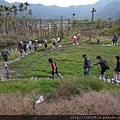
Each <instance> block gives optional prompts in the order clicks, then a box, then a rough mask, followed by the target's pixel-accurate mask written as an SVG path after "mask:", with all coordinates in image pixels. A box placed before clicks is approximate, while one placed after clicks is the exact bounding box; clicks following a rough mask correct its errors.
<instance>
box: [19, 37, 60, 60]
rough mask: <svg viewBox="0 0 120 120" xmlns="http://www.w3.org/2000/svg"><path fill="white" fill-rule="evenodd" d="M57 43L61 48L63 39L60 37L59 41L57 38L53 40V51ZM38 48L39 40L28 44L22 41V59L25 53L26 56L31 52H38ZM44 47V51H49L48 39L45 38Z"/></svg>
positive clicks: (20, 46)
mask: <svg viewBox="0 0 120 120" xmlns="http://www.w3.org/2000/svg"><path fill="white" fill-rule="evenodd" d="M57 42H58V47H61V45H60V42H61V37H60V36H58V38H57V40H56V38H55V37H53V38H52V48H53V49H55V47H56V43H57ZM37 46H38V40H34V41H33V40H30V41H29V42H28V43H26V42H25V41H24V42H22V41H20V42H19V44H18V50H19V53H20V58H22V57H23V53H24V55H27V54H28V53H31V52H37ZM43 46H44V50H45V51H46V50H47V49H48V40H47V38H44V40H43ZM27 48H28V49H29V51H28V52H27Z"/></svg>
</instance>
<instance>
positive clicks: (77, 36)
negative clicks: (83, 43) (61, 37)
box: [73, 33, 80, 45]
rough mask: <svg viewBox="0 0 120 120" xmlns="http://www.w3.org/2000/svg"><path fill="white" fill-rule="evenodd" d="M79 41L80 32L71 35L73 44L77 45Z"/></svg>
mask: <svg viewBox="0 0 120 120" xmlns="http://www.w3.org/2000/svg"><path fill="white" fill-rule="evenodd" d="M79 43H80V33H79V34H78V35H74V36H73V45H78V44H79Z"/></svg>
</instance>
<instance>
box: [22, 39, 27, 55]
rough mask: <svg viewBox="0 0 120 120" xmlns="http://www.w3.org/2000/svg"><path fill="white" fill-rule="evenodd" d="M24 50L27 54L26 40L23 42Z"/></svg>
mask: <svg viewBox="0 0 120 120" xmlns="http://www.w3.org/2000/svg"><path fill="white" fill-rule="evenodd" d="M23 50H24V54H25V55H27V44H26V42H25V41H24V43H23Z"/></svg>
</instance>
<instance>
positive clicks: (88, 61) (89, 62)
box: [87, 58, 92, 67]
mask: <svg viewBox="0 0 120 120" xmlns="http://www.w3.org/2000/svg"><path fill="white" fill-rule="evenodd" d="M87 63H88V65H89V66H90V67H91V66H92V65H91V64H92V62H91V60H90V59H89V58H87Z"/></svg>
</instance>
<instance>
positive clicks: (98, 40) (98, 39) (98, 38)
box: [97, 34, 100, 44]
mask: <svg viewBox="0 0 120 120" xmlns="http://www.w3.org/2000/svg"><path fill="white" fill-rule="evenodd" d="M99 42H100V34H99V35H98V36H97V44H98V43H99Z"/></svg>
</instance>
